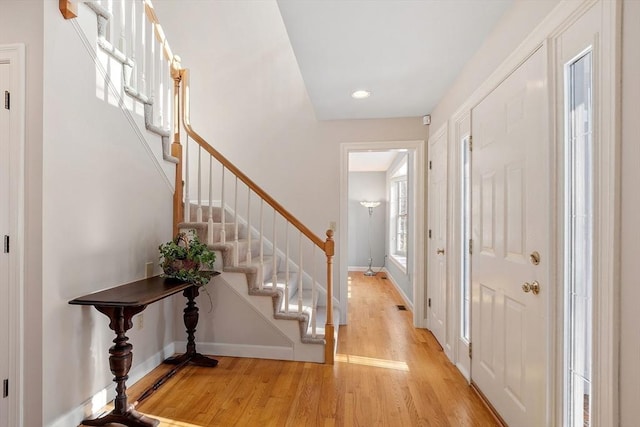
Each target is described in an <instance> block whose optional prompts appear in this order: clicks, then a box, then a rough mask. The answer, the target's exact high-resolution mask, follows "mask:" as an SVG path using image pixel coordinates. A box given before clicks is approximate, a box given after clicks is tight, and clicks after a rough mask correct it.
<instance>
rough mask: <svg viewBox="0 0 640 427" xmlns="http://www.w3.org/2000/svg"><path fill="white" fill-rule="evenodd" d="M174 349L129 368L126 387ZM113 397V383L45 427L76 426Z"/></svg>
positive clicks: (157, 354)
mask: <svg viewBox="0 0 640 427" xmlns="http://www.w3.org/2000/svg"><path fill="white" fill-rule="evenodd" d="M175 348H176V343H171V344H168V345H167V346H166V347H165V348H163V349H162V350H160V351H159V352H157V353H156V354H154V355H153V356H151V357H149V358H148V359H147V360H145V361H143V362H142V363H139V364H137V365H136V366H134V367H133V368H131V370H130V371H129V380H128V381H127V386H131V385H132V384H134V383H135V382H137V381H140V379H142V377H144V376H145V375H147V374H148V373H149V372H151V371H152V370H154V369H155V368H156V367H158V366H159V365H160V364H161V363H162V361H163V360H164V359H166V358H167V357H169V356H172V355H173V354H174V353H175ZM95 369H109V366H96V367H95ZM115 395H116V385H115V384H114V383H111V384H110V385H108V386H107V387H105V388H103V389H102V390H100V391H98V392H97V393H96V394H94V395H93V396H91V397H90V398H89V399H87V400H85V401H84V402H83V403H82V404H81V405H80V406H78V407H76V408H74V409H72V410H71V411H69V412H67V413H66V414H64V415H62V416H60V417H58V418H57V419H56V420H55V421H53V422H51V423H49V424H46V427H69V426H77V425H79V424H80V422H81V421H82V420H83V419H85V418H87V417H90V416H91V415H93V414H95V413H96V412H97V411H99V410H100V409H102V408H103V407H104V406H105V405H106V404H107V403H109V402H111V401H112V400H113V398H114V397H115ZM129 397H131V396H129ZM129 403H133V402H129Z"/></svg>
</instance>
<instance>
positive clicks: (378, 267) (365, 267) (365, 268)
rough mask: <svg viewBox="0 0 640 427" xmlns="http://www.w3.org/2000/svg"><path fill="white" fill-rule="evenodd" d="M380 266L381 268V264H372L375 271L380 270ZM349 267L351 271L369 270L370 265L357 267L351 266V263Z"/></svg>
mask: <svg viewBox="0 0 640 427" xmlns="http://www.w3.org/2000/svg"><path fill="white" fill-rule="evenodd" d="M380 268H381V266H377V267H376V266H375V265H372V266H371V269H372V270H373V271H378V270H380ZM347 269H348V270H349V271H367V270H368V269H369V267H368V266H364V267H356V266H351V265H350V266H349V267H347ZM384 270H385V269H382V271H384Z"/></svg>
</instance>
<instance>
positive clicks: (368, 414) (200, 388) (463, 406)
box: [128, 272, 497, 427]
mask: <svg viewBox="0 0 640 427" xmlns="http://www.w3.org/2000/svg"><path fill="white" fill-rule="evenodd" d="M383 276H384V274H383V273H378V275H377V276H376V277H365V276H363V275H362V273H355V272H354V273H350V275H349V294H350V299H349V316H350V317H349V320H350V323H349V325H347V326H341V327H340V334H339V342H338V356H337V361H336V364H335V366H325V365H319V364H315V363H303V362H285V361H274V360H260V359H240V358H232V357H219V358H218V360H219V362H220V363H219V365H218V366H217V367H216V368H213V369H207V368H197V367H187V368H185V369H183V370H182V371H181V372H179V373H178V374H177V375H176V376H175V377H173V378H171V379H170V380H169V381H168V382H167V383H166V384H165V385H164V386H163V387H162V388H161V389H160V390H158V391H157V392H156V393H155V394H153V395H152V396H151V397H149V398H148V399H146V400H145V401H143V402H142V403H141V404H140V405H139V406H138V407H137V408H136V409H138V410H139V411H140V412H143V413H145V414H147V415H150V416H152V417H154V418H157V419H160V420H161V424H160V425H161V426H162V427H167V426H182V427H194V426H203V427H209V426H367V427H368V426H456V427H457V426H495V425H497V423H496V422H495V421H494V419H493V418H492V416H491V414H490V413H489V411H488V410H487V409H486V408H485V407H484V406H483V404H482V403H481V401H480V399H479V398H478V397H477V396H476V395H475V394H474V393H473V392H472V390H471V388H470V387H469V386H468V385H467V383H466V381H465V380H464V378H463V377H462V375H460V373H459V372H458V371H457V369H456V368H455V367H454V366H453V365H452V364H451V363H450V362H449V361H448V360H447V358H446V356H445V355H444V353H443V352H442V349H441V348H440V346H439V345H438V343H437V341H436V340H435V338H434V337H433V335H431V333H429V332H428V331H426V330H423V329H415V328H413V326H412V321H411V316H412V315H411V312H410V311H399V310H398V309H397V307H396V305H397V304H403V302H402V300H401V298H400V296H399V295H398V293H397V292H396V291H395V289H394V288H393V285H392V284H391V283H390V282H389V281H388V280H385V279H383V278H382V277H383ZM168 369H169V368H168V367H165V366H160V367H158V368H157V369H156V370H154V371H153V372H151V373H150V374H149V375H147V376H146V377H145V378H144V379H143V380H141V381H139V382H138V383H137V384H135V385H133V386H132V387H130V388H129V393H128V394H129V396H130V397H131V398H132V400H133V399H135V397H137V396H138V395H139V394H140V393H141V392H142V391H143V390H144V388H145V387H147V386H149V385H150V384H152V383H153V382H154V379H155V378H157V377H158V376H159V375H161V374H162V373H163V372H165V371H166V370H168Z"/></svg>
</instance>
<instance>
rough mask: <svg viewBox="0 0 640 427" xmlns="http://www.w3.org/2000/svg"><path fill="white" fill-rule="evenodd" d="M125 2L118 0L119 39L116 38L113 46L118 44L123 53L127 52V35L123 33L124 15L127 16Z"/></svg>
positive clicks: (124, 28) (124, 25)
mask: <svg viewBox="0 0 640 427" xmlns="http://www.w3.org/2000/svg"><path fill="white" fill-rule="evenodd" d="M125 3H126V2H125V1H124V0H122V1H120V10H119V11H118V12H119V14H120V22H119V24H120V31H119V36H120V37H119V39H118V44H117V45H115V46H118V49H119V50H120V52H122V53H124V54H125V55H126V54H127V52H126V44H127V35H126V33H125V31H126V19H127V18H126V16H127V11H126V7H127V6H126V4H125Z"/></svg>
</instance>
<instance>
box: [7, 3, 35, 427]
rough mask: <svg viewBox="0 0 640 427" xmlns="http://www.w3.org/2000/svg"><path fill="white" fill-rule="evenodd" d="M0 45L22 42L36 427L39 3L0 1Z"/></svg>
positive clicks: (28, 326)
mask: <svg viewBox="0 0 640 427" xmlns="http://www.w3.org/2000/svg"><path fill="white" fill-rule="evenodd" d="M1 9H2V12H1V13H0V44H13V43H24V45H25V53H26V73H27V75H26V102H25V105H26V118H25V128H26V129H25V135H26V147H25V177H24V178H25V212H26V218H25V240H26V241H25V242H24V247H25V266H26V268H25V283H24V290H23V291H24V301H25V305H24V317H23V321H24V328H25V329H24V348H23V354H24V407H25V408H29V409H30V410H28V411H24V422H25V426H29V427H31V426H42V412H41V411H40V410H39V408H41V407H42V364H43V357H42V312H41V307H42V49H43V41H44V35H43V26H42V22H43V2H37V1H22V0H4V1H2V6H1Z"/></svg>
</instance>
